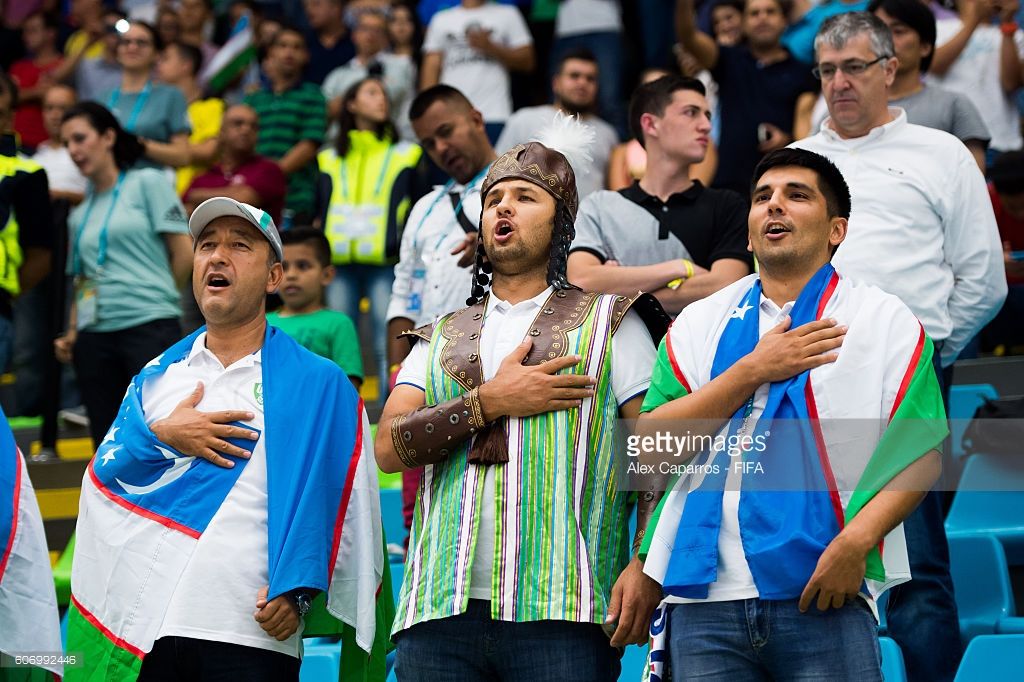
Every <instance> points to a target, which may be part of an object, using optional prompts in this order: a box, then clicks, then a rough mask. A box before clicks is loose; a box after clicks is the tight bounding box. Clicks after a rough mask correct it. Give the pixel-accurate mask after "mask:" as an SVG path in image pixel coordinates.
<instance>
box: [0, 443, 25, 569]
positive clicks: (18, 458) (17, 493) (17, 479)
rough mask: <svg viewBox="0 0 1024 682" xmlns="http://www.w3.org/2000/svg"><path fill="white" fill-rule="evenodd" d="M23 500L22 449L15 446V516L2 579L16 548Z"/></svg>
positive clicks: (2, 558)
mask: <svg viewBox="0 0 1024 682" xmlns="http://www.w3.org/2000/svg"><path fill="white" fill-rule="evenodd" d="M20 502H21V450H20V449H18V446H17V445H15V446H14V503H13V504H12V505H11V507H12V509H13V510H14V516H13V517H12V518H11V534H10V536H9V537H8V538H7V545H6V546H5V547H4V553H3V554H2V555H0V580H3V579H4V571H5V570H6V569H7V560H8V559H10V558H11V550H12V549H13V548H14V536H15V535H17V534H18V505H19V504H20Z"/></svg>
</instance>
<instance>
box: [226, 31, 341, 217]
mask: <svg viewBox="0 0 1024 682" xmlns="http://www.w3.org/2000/svg"><path fill="white" fill-rule="evenodd" d="M308 61H309V51H308V49H307V48H306V39H305V38H304V37H303V35H302V33H301V32H299V30H298V29H296V28H294V27H291V26H285V27H284V28H282V29H281V30H280V31H278V32H277V35H276V36H274V41H273V42H272V43H271V45H270V51H269V53H268V55H267V62H266V70H267V75H268V76H269V78H270V87H269V88H263V89H261V90H258V91H257V92H254V93H251V94H250V95H248V96H247V97H246V98H245V103H246V104H248V105H249V106H251V107H252V108H253V109H255V110H256V113H257V114H258V115H259V117H260V136H259V140H258V141H257V143H256V153H257V154H259V155H261V156H266V157H268V158H271V159H274V160H275V161H277V164H278V165H279V166H280V167H281V170H282V171H284V173H285V175H287V176H288V193H287V195H286V196H285V215H284V219H283V221H282V222H283V224H282V228H284V229H288V228H289V227H290V226H291V225H293V224H310V223H311V221H312V218H313V209H314V196H313V192H314V189H315V187H316V182H317V174H318V170H317V165H316V154H317V151H318V150H319V148H320V145H321V144H322V143H323V140H324V131H325V130H326V128H327V104H326V102H325V101H324V96H323V95H322V94H321V93H320V88H318V87H317V86H315V85H313V84H312V83H304V82H302V70H303V69H304V68H305V66H306V63H307V62H308ZM289 217H290V220H289Z"/></svg>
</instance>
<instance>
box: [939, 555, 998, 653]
mask: <svg viewBox="0 0 1024 682" xmlns="http://www.w3.org/2000/svg"><path fill="white" fill-rule="evenodd" d="M949 565H950V566H949V567H950V573H951V574H952V576H953V589H954V591H955V593H956V605H957V611H959V614H960V636H961V638H962V639H963V641H964V642H965V643H966V642H969V641H970V640H971V639H973V638H974V637H977V636H978V635H990V634H992V633H994V632H996V627H997V625H998V623H999V621H1000V620H1001V619H1004V618H1008V617H1011V616H1013V615H1014V612H1013V608H1014V607H1013V591H1012V588H1011V587H1010V577H1009V573H1008V570H1007V567H1006V556H1005V554H1004V553H1003V547H1002V545H1000V544H999V541H998V540H996V539H995V538H994V537H992V536H991V535H977V536H970V535H967V536H962V537H956V536H954V537H950V538H949Z"/></svg>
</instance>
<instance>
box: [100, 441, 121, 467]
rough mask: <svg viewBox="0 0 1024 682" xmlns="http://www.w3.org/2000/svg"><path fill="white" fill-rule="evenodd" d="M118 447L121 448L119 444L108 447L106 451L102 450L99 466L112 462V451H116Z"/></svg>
mask: <svg viewBox="0 0 1024 682" xmlns="http://www.w3.org/2000/svg"><path fill="white" fill-rule="evenodd" d="M120 449H121V446H120V445H117V446H115V447H112V448H110V449H109V450H107V451H106V452H104V453H103V456H102V457H100V462H101V464H100V466H106V465H107V462H113V461H114V453H115V452H117V451H118V450H120Z"/></svg>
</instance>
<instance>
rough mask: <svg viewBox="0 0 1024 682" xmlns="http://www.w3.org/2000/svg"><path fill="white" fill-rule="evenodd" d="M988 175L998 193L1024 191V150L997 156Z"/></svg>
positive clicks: (1019, 192)
mask: <svg viewBox="0 0 1024 682" xmlns="http://www.w3.org/2000/svg"><path fill="white" fill-rule="evenodd" d="M988 176H989V179H991V180H992V185H993V186H995V188H996V192H998V193H999V194H1021V193H1024V150H1022V151H1016V152H1006V153H1004V154H1000V155H999V156H997V157H996V160H995V162H994V163H993V164H992V168H990V169H989V172H988Z"/></svg>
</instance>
